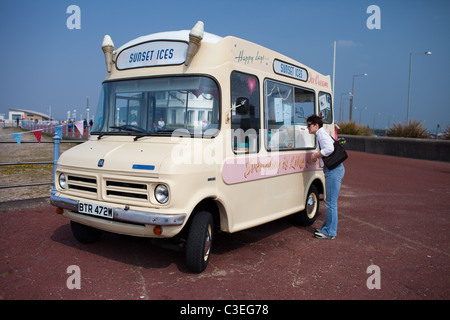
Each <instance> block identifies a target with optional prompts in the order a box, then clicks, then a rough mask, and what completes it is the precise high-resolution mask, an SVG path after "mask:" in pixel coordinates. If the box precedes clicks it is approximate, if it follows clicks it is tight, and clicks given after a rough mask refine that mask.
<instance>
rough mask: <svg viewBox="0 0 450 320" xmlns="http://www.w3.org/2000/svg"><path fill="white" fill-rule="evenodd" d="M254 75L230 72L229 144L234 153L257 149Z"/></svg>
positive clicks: (257, 100)
mask: <svg viewBox="0 0 450 320" xmlns="http://www.w3.org/2000/svg"><path fill="white" fill-rule="evenodd" d="M259 100H260V99H259V81H258V78H257V77H256V76H253V75H249V74H245V73H241V72H236V71H233V72H232V73H231V104H232V105H231V107H234V109H233V110H232V111H231V134H232V137H231V144H232V148H233V151H234V152H235V153H256V152H258V150H259V129H260V127H261V125H260V118H261V117H260V111H259V107H260V102H259Z"/></svg>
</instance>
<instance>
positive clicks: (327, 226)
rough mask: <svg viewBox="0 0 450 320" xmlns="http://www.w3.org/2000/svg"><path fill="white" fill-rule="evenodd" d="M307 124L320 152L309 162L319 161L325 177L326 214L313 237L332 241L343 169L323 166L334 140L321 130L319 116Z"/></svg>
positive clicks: (336, 221) (341, 165)
mask: <svg viewBox="0 0 450 320" xmlns="http://www.w3.org/2000/svg"><path fill="white" fill-rule="evenodd" d="M306 122H307V124H308V131H309V133H310V134H315V135H316V138H317V142H318V144H319V148H320V151H318V152H314V153H313V154H312V156H311V161H313V162H316V161H317V159H319V164H320V166H321V167H323V173H324V175H325V189H326V214H325V222H324V223H323V226H322V228H321V229H316V231H315V232H314V237H316V238H318V239H330V240H331V239H334V238H335V237H336V234H337V224H338V211H337V199H338V196H339V190H340V189H341V182H342V179H343V178H344V174H345V168H344V165H343V164H342V163H341V164H340V165H338V166H337V167H336V168H334V169H332V170H329V169H328V168H327V167H325V166H324V165H323V160H322V159H321V158H323V157H327V156H329V155H330V154H332V153H333V151H334V145H333V144H334V140H333V139H332V138H331V136H330V135H329V134H328V133H327V132H326V131H325V129H324V128H323V122H322V119H321V118H320V117H319V116H316V115H312V116H310V117H308V119H306Z"/></svg>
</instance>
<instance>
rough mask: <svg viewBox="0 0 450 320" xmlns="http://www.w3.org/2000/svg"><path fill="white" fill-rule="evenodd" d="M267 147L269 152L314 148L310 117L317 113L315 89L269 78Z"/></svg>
mask: <svg viewBox="0 0 450 320" xmlns="http://www.w3.org/2000/svg"><path fill="white" fill-rule="evenodd" d="M264 90H265V92H264V95H265V105H264V112H265V128H266V148H267V150H269V151H278V150H292V149H308V148H314V143H315V142H314V136H313V135H310V134H309V132H308V129H307V127H306V118H308V116H310V115H312V114H314V104H315V98H314V96H315V94H314V92H313V91H309V90H306V89H302V88H299V87H294V86H292V85H287V84H283V83H280V82H275V81H272V80H266V81H265V88H264Z"/></svg>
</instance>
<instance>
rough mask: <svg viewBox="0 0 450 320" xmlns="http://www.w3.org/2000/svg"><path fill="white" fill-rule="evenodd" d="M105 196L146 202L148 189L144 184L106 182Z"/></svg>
mask: <svg viewBox="0 0 450 320" xmlns="http://www.w3.org/2000/svg"><path fill="white" fill-rule="evenodd" d="M105 186H106V190H105V191H106V192H105V193H106V196H107V197H114V198H120V199H133V200H145V201H148V199H149V197H148V190H149V187H148V185H147V184H145V183H136V182H124V181H117V180H106V181H105Z"/></svg>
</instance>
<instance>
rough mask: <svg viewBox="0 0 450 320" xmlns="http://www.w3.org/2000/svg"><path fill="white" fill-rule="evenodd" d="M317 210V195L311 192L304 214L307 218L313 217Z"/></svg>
mask: <svg viewBox="0 0 450 320" xmlns="http://www.w3.org/2000/svg"><path fill="white" fill-rule="evenodd" d="M316 210H317V197H316V194H315V193H311V194H310V195H309V197H308V201H307V202H306V215H307V216H308V218H309V219H312V218H314V216H315V215H316Z"/></svg>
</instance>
